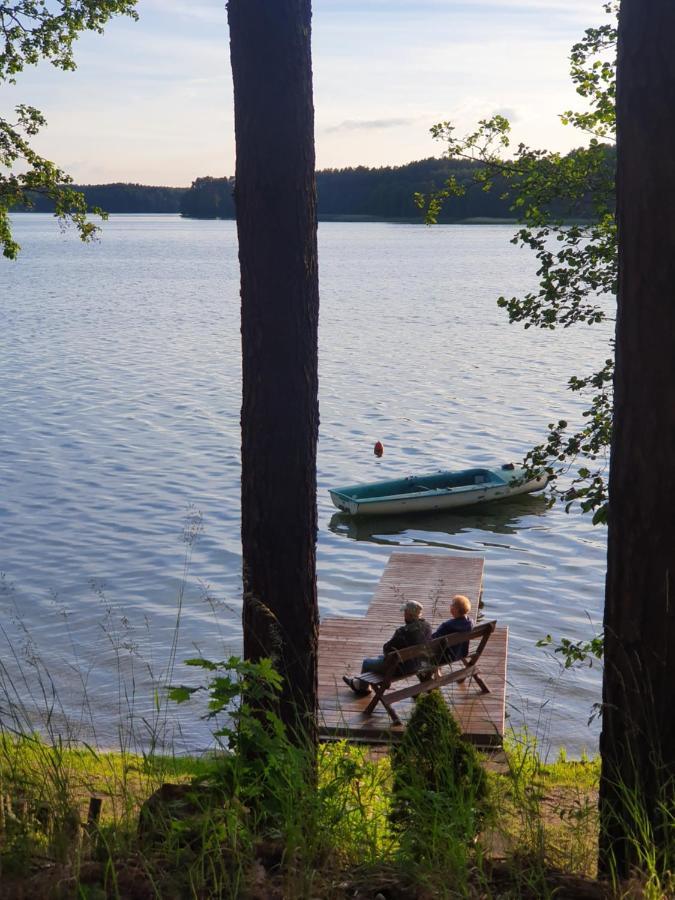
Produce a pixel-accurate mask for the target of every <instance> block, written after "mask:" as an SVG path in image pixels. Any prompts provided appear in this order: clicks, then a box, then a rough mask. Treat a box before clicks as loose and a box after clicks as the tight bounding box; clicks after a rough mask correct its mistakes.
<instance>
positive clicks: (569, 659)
mask: <svg viewBox="0 0 675 900" xmlns="http://www.w3.org/2000/svg"><path fill="white" fill-rule="evenodd" d="M552 642H553V638H552V637H551V635H550V634H547V635H546V637H544V638H541V640H539V641H537V647H548V646H550V645H551V643H552ZM604 648H605V644H604V640H603V637H602V635H601V634H596V635H595V637H593V638H591V640H590V641H571V640H570V639H569V638H562V639H561V641H560V644H559V645H558V646H557V647H555V648H554V652H555V653H559V654H560V655H561V657H562V659H563V665H564V667H565V668H566V669H571V668H572V666H575V665H578V664H579V663H585V662H587V663H588V666H589V668H590V667H591V666H592V665H593V660H594V659H602V657H603V653H604Z"/></svg>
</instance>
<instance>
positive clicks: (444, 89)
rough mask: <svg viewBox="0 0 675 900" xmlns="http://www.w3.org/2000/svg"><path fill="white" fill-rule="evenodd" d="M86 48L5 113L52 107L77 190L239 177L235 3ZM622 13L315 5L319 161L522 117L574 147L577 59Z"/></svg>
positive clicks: (425, 3)
mask: <svg viewBox="0 0 675 900" xmlns="http://www.w3.org/2000/svg"><path fill="white" fill-rule="evenodd" d="M137 8H138V12H139V15H140V20H139V21H138V22H133V21H132V20H130V19H126V18H119V19H116V20H114V21H113V22H112V23H110V24H109V25H108V27H107V29H106V33H105V35H104V36H99V35H84V36H82V37H81V38H80V39H79V41H78V42H77V45H76V48H75V56H76V61H77V65H78V68H77V71H76V72H61V71H60V70H58V69H55V68H53V67H52V66H50V65H45V64H41V65H39V66H37V67H35V68H32V69H30V70H26V71H25V72H24V73H23V74H22V75H20V76H19V77H18V84H17V85H16V87H8V86H3V89H2V98H1V99H0V110H1V111H2V112H3V113H4V114H6V113H7V111H8V110H9V108H11V107H12V106H13V105H14V104H15V103H20V102H21V103H29V104H31V105H33V106H37V107H38V108H40V109H41V110H42V112H43V113H44V114H45V115H46V117H47V120H48V127H47V128H46V129H45V131H44V132H43V133H41V134H40V135H39V136H38V137H37V138H36V139H35V141H34V145H35V148H36V149H37V150H38V151H39V152H40V153H42V154H43V155H45V156H47V157H48V158H49V159H52V160H54V161H55V162H57V163H58V164H59V165H60V166H61V167H62V168H64V169H65V170H66V171H68V172H69V173H70V174H71V175H72V176H73V178H74V179H75V181H76V182H78V183H80V184H85V183H89V184H92V183H105V182H112V181H131V182H140V183H143V184H165V185H177V186H184V185H189V184H190V183H191V182H192V181H193V180H194V179H195V178H197V177H199V176H202V175H214V176H223V175H231V174H233V173H234V124H233V110H232V84H231V73H230V62H229V43H228V42H229V37H228V30H227V16H226V12H225V0H139V3H138V7H137ZM605 19H606V17H605V15H604V13H603V11H602V4H601V2H600V0H314V2H313V23H312V46H313V50H312V52H313V69H314V104H315V111H316V112H315V117H316V152H317V165H318V167H319V168H328V167H338V168H339V167H343V166H355V165H366V166H381V165H402V164H404V163H406V162H410V161H411V160H414V159H423V158H425V157H428V156H439V155H441V153H442V149H443V148H442V145H440V144H439V143H437V142H434V141H433V140H432V139H431V137H430V134H429V129H430V127H431V125H433V124H434V123H435V122H439V121H445V120H450V121H452V122H453V123H454V124H455V125H456V126H457V129H458V131H459V133H462V132H463V131H468V130H469V129H471V128H472V127H473V126H474V125H475V123H476V121H477V120H478V119H480V118H484V117H487V116H491V115H492V114H494V113H496V112H499V113H502V114H503V115H506V116H507V117H509V118H510V119H511V121H512V125H513V136H514V138H515V140H516V142H518V141H521V140H522V141H523V142H525V143H527V144H530V145H531V146H537V147H547V148H549V149H554V150H562V151H565V150H568V149H570V148H571V147H573V146H576V145H578V144H579V143H580V140H579V136H578V134H575V132H574V131H573V130H572V129H571V128H570V127H569V126H567V127H565V126H563V125H561V124H560V122H559V120H558V115H559V114H560V113H561V112H563V111H564V110H566V109H569V108H572V107H575V108H576V107H579V106H580V105H581V101H580V100H579V98H578V97H577V96H576V94H575V92H574V89H573V87H572V85H571V83H570V81H569V75H568V71H569V62H568V56H569V50H570V48H571V46H572V44H573V43H574V42H575V41H577V40H578V39H579V38H580V37H581V36H582V34H583V31H584V29H585V28H587V27H589V26H591V25H595V24H598V23H600V22H602V21H604V20H605Z"/></svg>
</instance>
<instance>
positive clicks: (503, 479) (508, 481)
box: [329, 463, 548, 516]
mask: <svg viewBox="0 0 675 900" xmlns="http://www.w3.org/2000/svg"><path fill="white" fill-rule="evenodd" d="M547 480H548V479H547V478H546V476H545V475H538V476H535V477H534V478H527V475H526V472H525V470H524V469H522V468H517V467H516V466H514V465H513V463H505V464H504V465H503V466H501V467H499V468H496V469H487V468H475V469H463V470H461V471H457V472H443V471H439V472H434V473H433V474H431V475H408V476H407V477H406V478H398V479H393V480H390V481H373V482H370V483H369V484H354V485H350V486H349V487H341V488H335V489H334V490H331V491H330V492H329V493H330V496H331V500H332V501H333V503H334V504H335V506H337V508H338V509H341V510H342V511H343V512H346V513H349V514H350V515H352V516H371V515H372V516H375V515H377V516H379V515H387V514H390V513H416V512H431V511H432V510H437V509H455V508H459V507H462V506H473V505H475V504H476V503H487V502H490V501H492V500H502V499H504V498H506V497H514V496H516V495H517V494H530V493H532V492H533V491H540V490H542V489H543V488H544V487H545V486H546V482H547Z"/></svg>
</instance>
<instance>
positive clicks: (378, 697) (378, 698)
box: [363, 685, 401, 725]
mask: <svg viewBox="0 0 675 900" xmlns="http://www.w3.org/2000/svg"><path fill="white" fill-rule="evenodd" d="M384 691H385V688H380V686H379V685H376V686H375V690H374V693H375V696H374V697H373V699H372V700H371V701H370V703H369V704H368V706H366V708H365V709H364V710H363V713H364V715H366V716H369V715H370V714H371V713H372V711H373V710H374V709H375V707H376V706H377V704H378V703H381V704H382V706H384V708H385V709H386V710H387V712H388V713H389V718H390V719H391V721H392V722H393V723H394V725H400V724H401V720H400V719H399V717H398V715H397V713H396V710H395V709H394V707H393V706H392V705H391V704H390V703H387V701H386V700H385V699H384Z"/></svg>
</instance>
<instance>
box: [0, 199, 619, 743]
mask: <svg viewBox="0 0 675 900" xmlns="http://www.w3.org/2000/svg"><path fill="white" fill-rule="evenodd" d="M13 222H14V227H15V232H16V237H17V238H18V240H19V242H20V243H21V245H22V246H23V252H22V254H21V256H20V258H19V260H18V261H17V262H16V263H10V262H8V261H3V262H2V263H0V273H1V274H0V284H1V285H2V291H1V295H0V297H1V299H0V323H1V326H2V327H1V328H0V372H1V376H2V385H3V390H2V395H1V396H0V415H1V422H2V431H1V433H0V448H1V453H0V527H1V529H2V540H1V542H0V570H1V571H2V573H3V575H2V578H1V579H0V610H1V614H2V623H3V634H2V635H0V641H2V642H3V650H2V653H1V654H0V658H1V659H2V663H1V664H0V675H1V678H0V694H1V693H2V692H4V693H5V695H10V697H12V696H13V698H14V706H13V710H14V713H15V715H16V716H17V717H20V716H22V715H25V716H27V717H28V718H31V720H32V717H34V716H35V715H37V713H36V712H35V709H36V708H39V709H41V710H42V711H43V713H44V710H45V709H48V710H50V713H49V714H50V723H51V727H56V726H57V725H58V726H59V727H61V725H62V726H63V728H67V729H69V730H70V731H71V732H72V733H76V734H81V735H86V736H87V737H88V739H92V740H96V741H98V743H99V744H100V745H101V746H111V745H113V746H115V745H116V744H117V742H118V740H119V739H120V735H123V736H125V740H131V738H130V737H129V735H130V734H131V733H132V732H133V733H134V735H135V739H136V740H137V741H138V742H139V743H140V744H142V743H143V742H144V741H147V730H148V728H149V725H148V721H149V720H152V718H153V716H155V718H157V717H158V716H160V714H161V715H164V714H165V713H164V707H163V703H162V700H161V692H160V693H159V694H158V695H154V689H155V687H156V686H157V685H161V684H162V683H163V681H165V680H166V679H167V678H168V680H170V681H172V682H173V683H176V682H179V681H187V680H190V681H191V682H194V681H195V674H194V672H192V671H190V670H186V668H185V667H184V666H183V665H182V663H181V661H182V660H183V659H185V658H187V657H190V656H195V655H196V654H197V653H198V652H199V653H203V654H204V655H206V656H208V657H210V658H222V657H223V656H224V655H227V654H228V653H229V652H230V651H234V652H239V651H240V649H241V627H240V624H239V610H240V605H241V602H240V590H241V589H240V572H241V547H240V538H239V528H240V513H239V506H240V497H239V474H240V468H239V448H240V435H239V407H240V389H241V368H240V358H239V357H240V334H239V273H238V264H237V249H236V230H235V225H234V223H233V222H225V221H194V220H182V219H181V218H179V217H177V216H121V215H118V216H112V217H111V218H110V221H108V222H107V223H105V225H104V230H103V233H102V237H101V240H100V242H99V243H96V244H92V245H82V244H81V243H80V242H79V241H78V240H77V239H76V238H75V236H74V234H73V233H72V232H71V233H66V234H65V235H64V234H61V233H60V232H59V230H58V228H57V226H56V224H55V223H54V220H53V219H52V218H51V217H50V216H47V215H41V214H24V215H17V216H15V217H14V219H13ZM512 232H513V227H512V226H508V225H482V226H475V225H474V226H471V225H443V226H436V227H434V228H431V229H429V228H426V227H424V226H421V225H404V224H385V223H337V222H331V223H326V222H324V223H321V224H320V228H319V248H320V279H321V314H320V379H321V380H320V404H321V429H320V440H319V455H318V507H319V536H318V550H317V557H318V578H319V602H320V607H321V613H322V615H324V616H326V615H359V614H362V613H363V612H364V610H365V608H366V607H367V605H368V602H369V598H370V596H371V594H372V591H373V589H374V587H375V585H376V583H377V581H378V579H379V577H380V575H381V573H382V570H383V569H384V566H385V563H386V560H387V558H388V556H389V554H390V553H391V552H392V550H394V549H395V548H397V547H404V548H406V549H414V550H421V551H423V550H424V549H427V548H431V549H433V550H434V551H438V550H445V549H447V550H449V551H453V552H460V553H468V554H481V555H483V556H485V560H486V564H485V590H484V600H485V613H486V615H489V616H490V618H496V619H498V620H499V621H500V622H501V623H504V624H508V625H509V627H510V634H511V644H510V656H509V671H508V677H509V686H508V702H509V715H510V717H511V722H512V724H513V725H514V727H516V728H518V729H521V728H522V727H523V725H524V724H525V725H526V727H527V728H528V730H529V731H530V733H531V734H533V735H536V736H537V738H538V740H539V742H540V746H541V747H542V749H544V750H545V751H549V750H550V751H551V752H553V753H555V752H557V749H558V748H559V747H560V746H563V745H564V746H565V747H566V748H567V749H568V751H569V752H570V754H571V755H578V754H579V753H581V752H582V751H583V750H584V749H585V748H587V749H588V750H589V751H595V750H596V748H597V735H598V726H597V721H596V722H595V723H593V724H592V725H591V726H590V727H589V726H588V724H587V719H588V717H589V714H590V711H591V707H592V704H593V703H596V702H598V701H599V699H600V671H599V669H598V668H597V667H595V666H594V667H593V668H592V669H588V668H584V669H580V670H578V671H566V672H564V673H562V672H561V669H560V664H559V661H557V660H556V659H554V658H553V656H552V654H551V653H550V651H546V650H544V649H541V648H538V647H537V646H536V642H537V640H538V639H540V638H541V637H543V636H544V635H546V634H547V633H551V634H553V635H554V637H560V636H564V637H569V638H572V639H580V638H587V637H589V636H590V635H591V634H593V633H595V632H596V631H597V630H598V629H599V627H600V623H601V620H602V603H603V591H604V570H605V541H606V532H605V529H604V528H594V527H592V525H591V523H590V520H589V518H588V517H583V516H581V515H579V514H578V513H572V514H569V515H566V514H565V512H564V510H563V509H562V508H561V507H554V508H552V509H547V508H546V503H545V502H544V500H543V498H541V497H538V496H531V497H525V498H520V499H514V500H513V501H506V502H503V503H502V504H495V505H492V506H486V507H483V508H482V509H481V510H480V511H467V512H464V513H462V512H461V511H459V512H454V513H448V514H444V515H441V514H436V515H433V516H430V517H429V516H427V517H422V518H410V519H407V520H405V519H403V520H402V519H400V518H396V519H392V520H387V519H382V520H376V521H374V522H370V523H368V524H367V525H365V526H364V525H361V524H356V525H354V524H353V523H350V521H349V520H348V519H345V518H344V517H342V516H340V515H336V514H335V513H336V510H335V509H334V508H333V507H332V505H331V503H330V498H329V497H328V493H327V489H328V487H329V486H335V485H340V484H349V483H354V482H357V481H371V480H375V479H379V478H387V477H394V476H399V475H405V474H409V473H414V472H424V471H430V470H434V469H438V468H455V467H463V466H468V465H474V464H495V463H497V464H500V463H502V462H506V461H510V460H513V461H518V460H519V459H521V458H522V456H523V454H524V452H525V451H526V450H527V448H528V447H529V446H531V445H532V444H533V443H535V442H539V441H540V440H541V439H542V438H543V436H544V433H545V429H546V425H547V423H548V422H552V421H554V420H557V419H559V418H566V419H569V420H573V419H574V418H575V417H578V416H579V415H580V412H581V407H580V405H579V399H578V398H577V397H575V396H574V395H572V394H570V392H569V391H567V390H566V389H565V385H566V382H567V379H568V378H569V376H570V375H572V374H583V373H585V372H587V371H589V370H591V368H592V367H593V366H594V365H595V364H596V363H597V362H599V361H600V360H603V359H604V358H605V356H606V354H607V331H606V330H604V331H603V330H602V329H600V328H597V327H594V328H588V327H583V328H580V329H577V330H573V329H568V330H566V331H559V332H547V333H543V332H539V331H537V332H535V331H534V330H530V331H525V330H524V329H522V328H521V327H520V326H515V325H509V324H508V322H507V319H506V315H505V313H504V312H503V311H502V310H500V309H498V308H497V306H496V302H495V301H496V298H497V297H498V296H499V295H500V294H505V295H506V296H509V297H510V296H512V295H518V294H521V293H523V292H525V291H526V290H528V289H532V288H533V287H535V285H536V276H535V270H536V266H535V261H534V260H533V258H532V256H531V254H530V253H529V252H528V251H526V250H519V249H517V248H515V247H514V246H512V245H511V244H510V243H509V238H510V236H511V234H512ZM376 440H380V441H382V443H383V444H384V447H385V453H384V456H383V458H382V459H380V460H378V459H376V458H375V457H374V455H373V444H374V442H375V441H376ZM177 621H178V622H179V629H178V633H177V636H175V634H176V628H175V626H176V623H177ZM374 649H375V650H377V648H374ZM174 658H175V659H176V660H177V665H176V669H175V671H174V672H173V673H172V674H171V675H170V676H167V670H168V668H169V667H170V666H171V663H172V660H173V659H174ZM45 686H47V687H45ZM43 688H45V690H44V692H43ZM45 698H47V699H45ZM50 698H51V699H50ZM2 705H5V706H6V703H2V702H0V706H2ZM179 712H180V714H176V713H175V710H174V709H173V708H172V709H170V710H169V711H168V721H169V722H170V724H171V727H175V728H176V729H177V731H176V733H175V735H174V738H175V740H176V743H177V746H179V747H180V748H181V749H195V748H201V747H204V746H207V745H208V743H209V729H208V725H207V723H205V722H203V721H202V720H201V719H200V717H199V715H198V705H195V707H194V708H191V707H190V706H183V707H181V708H180V711H179Z"/></svg>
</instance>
